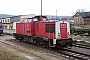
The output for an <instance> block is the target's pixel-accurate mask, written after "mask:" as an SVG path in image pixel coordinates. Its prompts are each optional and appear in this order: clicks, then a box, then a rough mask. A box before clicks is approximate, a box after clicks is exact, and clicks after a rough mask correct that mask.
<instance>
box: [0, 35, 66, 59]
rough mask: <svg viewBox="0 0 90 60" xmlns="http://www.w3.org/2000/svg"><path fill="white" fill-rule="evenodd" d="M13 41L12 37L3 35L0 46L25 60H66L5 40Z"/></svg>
mask: <svg viewBox="0 0 90 60" xmlns="http://www.w3.org/2000/svg"><path fill="white" fill-rule="evenodd" d="M10 39H14V38H13V37H12V36H8V35H4V36H1V37H0V46H1V47H3V48H6V49H7V50H9V51H11V52H13V53H15V54H16V55H18V56H20V57H23V58H26V59H27V60H66V59H64V58H62V57H60V56H57V55H54V54H50V53H46V52H43V51H38V50H35V49H32V48H29V49H28V48H26V47H24V46H20V45H16V44H15V43H12V42H9V41H7V40H10Z"/></svg>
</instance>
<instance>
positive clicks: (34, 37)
mask: <svg viewBox="0 0 90 60" xmlns="http://www.w3.org/2000/svg"><path fill="white" fill-rule="evenodd" d="M69 35H70V24H69V22H67V21H54V20H52V21H50V20H48V18H47V17H46V16H35V17H32V18H27V19H25V20H24V21H23V22H19V23H17V24H16V33H14V34H13V36H14V37H15V38H16V39H18V40H23V41H27V42H30V43H34V44H37V45H43V46H45V47H58V48H64V47H71V46H72V38H70V37H69Z"/></svg>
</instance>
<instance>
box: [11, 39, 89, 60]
mask: <svg viewBox="0 0 90 60" xmlns="http://www.w3.org/2000/svg"><path fill="white" fill-rule="evenodd" d="M11 42H14V43H17V44H19V45H23V46H26V47H27V48H30V47H31V48H33V49H37V50H43V51H45V52H47V53H51V54H55V55H58V56H62V57H64V58H67V59H69V60H76V59H77V60H90V55H88V54H84V53H80V52H76V51H72V50H71V49H56V48H44V47H41V46H37V45H34V44H27V43H25V42H20V41H18V42H17V41H15V40H11Z"/></svg>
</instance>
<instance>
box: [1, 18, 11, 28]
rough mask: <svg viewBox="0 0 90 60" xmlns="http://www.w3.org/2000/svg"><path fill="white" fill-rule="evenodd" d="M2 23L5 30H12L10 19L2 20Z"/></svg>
mask: <svg viewBox="0 0 90 60" xmlns="http://www.w3.org/2000/svg"><path fill="white" fill-rule="evenodd" d="M0 21H1V22H2V25H3V28H4V29H10V27H11V26H10V24H11V23H10V18H9V17H7V18H0Z"/></svg>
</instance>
